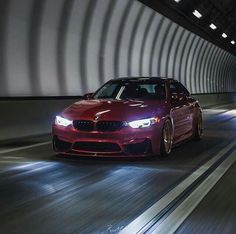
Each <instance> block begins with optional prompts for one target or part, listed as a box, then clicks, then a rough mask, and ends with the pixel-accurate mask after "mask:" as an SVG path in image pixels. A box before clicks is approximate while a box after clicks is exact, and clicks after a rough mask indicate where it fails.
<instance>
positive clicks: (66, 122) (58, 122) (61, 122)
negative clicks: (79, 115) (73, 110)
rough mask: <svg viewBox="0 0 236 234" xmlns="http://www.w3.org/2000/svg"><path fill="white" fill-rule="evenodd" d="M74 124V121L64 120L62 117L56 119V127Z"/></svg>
mask: <svg viewBox="0 0 236 234" xmlns="http://www.w3.org/2000/svg"><path fill="white" fill-rule="evenodd" d="M72 123H73V121H72V120H69V119H65V118H63V117H61V116H56V119H55V124H56V125H60V126H64V127H67V126H69V125H72Z"/></svg>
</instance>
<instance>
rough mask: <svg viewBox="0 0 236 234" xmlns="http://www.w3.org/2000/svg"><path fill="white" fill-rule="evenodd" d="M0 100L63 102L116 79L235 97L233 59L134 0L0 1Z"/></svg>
mask: <svg viewBox="0 0 236 234" xmlns="http://www.w3.org/2000/svg"><path fill="white" fill-rule="evenodd" d="M0 35H1V37H0V54H1V57H0V96H5V97H11V96H71V95H73V96H74V95H82V94H83V93H85V92H88V91H89V92H90V91H94V90H95V89H97V88H98V87H99V86H100V85H101V84H102V83H104V82H105V81H107V80H109V79H111V78H116V77H121V76H122V77H124V76H159V75H160V76H165V77H172V78H175V79H177V80H179V81H181V82H182V83H183V84H184V85H186V87H187V88H188V89H189V90H190V91H191V92H192V93H197V94H199V93H216V92H232V91H236V82H235V80H234V79H235V75H234V74H235V73H236V58H235V56H233V55H232V54H230V53H228V52H226V51H224V50H222V49H220V48H218V47H216V46H215V45H213V44H211V43H209V42H207V41H206V40H204V39H202V38H200V37H198V36H197V35H195V34H193V33H191V32H189V31H188V30H185V29H184V28H182V27H181V26H179V25H177V24H175V23H174V22H172V21H170V20H169V19H168V18H166V17H164V16H162V15H160V14H159V13H157V12H155V11H154V10H152V9H150V8H149V7H147V6H145V5H143V4H142V3H140V2H138V1H136V0H86V1H85V0H20V1H19V0H3V1H0Z"/></svg>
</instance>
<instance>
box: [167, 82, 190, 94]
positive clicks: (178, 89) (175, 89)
mask: <svg viewBox="0 0 236 234" xmlns="http://www.w3.org/2000/svg"><path fill="white" fill-rule="evenodd" d="M170 92H171V93H184V94H185V95H186V96H190V93H189V92H188V90H187V89H186V88H185V87H184V86H183V85H182V84H181V83H179V82H174V83H171V84H170Z"/></svg>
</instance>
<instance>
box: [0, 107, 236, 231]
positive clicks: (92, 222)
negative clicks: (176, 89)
mask: <svg viewBox="0 0 236 234" xmlns="http://www.w3.org/2000/svg"><path fill="white" fill-rule="evenodd" d="M204 123H205V135H204V138H203V140H202V141H200V142H193V141H189V142H187V143H185V144H183V145H181V146H179V147H177V148H175V149H174V150H173V153H172V155H171V156H170V157H168V158H158V157H157V158H147V159H139V160H135V161H133V160H132V161H131V160H129V159H107V158H106V159H96V158H79V157H69V158H66V157H59V156H57V155H56V154H54V153H53V151H52V149H51V145H50V144H48V143H47V141H49V140H50V137H49V136H43V137H37V138H31V139H22V140H19V141H18V142H4V143H2V144H1V145H0V233H9V234H10V233H118V232H119V231H121V230H122V229H124V228H125V227H127V225H129V224H130V223H131V222H132V221H133V220H135V219H136V218H137V217H139V216H140V215H142V214H143V213H144V212H145V211H146V210H147V209H148V208H150V207H152V205H153V204H155V203H157V202H158V201H160V199H161V198H165V195H166V194H168V192H171V191H173V189H174V188H176V186H177V185H179V184H180V183H181V182H183V181H184V180H185V179H186V178H189V177H190V176H191V175H192V173H193V172H194V171H195V170H197V169H198V168H199V167H201V166H202V165H205V163H207V162H208V161H209V160H211V159H213V158H214V157H216V155H217V154H218V153H219V152H220V150H222V149H224V148H225V147H227V145H228V144H230V143H231V142H232V141H233V140H235V139H236V131H235V130H236V104H231V105H225V106H219V107H215V108H212V109H206V110H204ZM45 142H46V143H45ZM41 143H43V144H41ZM28 146H32V147H30V148H28ZM22 147H23V148H22ZM231 151H232V149H231ZM228 154H230V152H229V153H228ZM226 156H227V154H226ZM223 160H224V159H222V160H221V161H223ZM219 163H221V162H219ZM219 163H218V164H219ZM217 166H218V165H215V167H217ZM203 167H204V166H203ZM213 169H214V168H213ZM213 169H212V171H213ZM235 171H236V164H235V163H233V166H232V167H231V166H230V167H229V170H227V172H226V174H224V175H222V178H220V179H219V181H218V182H217V183H216V185H215V186H214V187H213V189H212V190H210V191H209V193H207V194H206V196H204V198H203V200H201V201H200V203H199V204H198V205H197V206H196V208H194V210H193V212H191V213H190V214H189V215H188V217H186V219H185V220H184V221H183V222H181V223H180V225H179V226H178V227H177V233H234V232H235V230H236V222H235V220H236V196H235V195H236V187H235V173H236V172H235ZM210 173H211V172H209V173H208V176H209V174H210ZM205 177H207V175H206V176H205ZM205 177H203V178H202V180H205ZM199 183H200V182H199ZM199 183H198V184H196V185H195V186H196V187H197V186H199ZM193 189H194V188H192V190H193ZM192 190H191V191H189V194H190V193H191V192H192ZM189 194H185V197H182V198H181V199H182V200H181V199H178V201H177V202H176V204H175V205H173V207H172V208H171V209H169V210H168V212H167V213H166V214H165V215H163V216H162V217H161V218H162V219H165V217H167V216H168V215H169V214H171V213H172V211H173V210H175V209H176V208H177V207H178V206H179V204H181V203H182V202H183V201H184V200H185V199H186V197H188V196H189ZM160 220H161V219H160ZM160 220H159V222H160ZM155 225H157V224H155ZM155 225H153V226H152V229H150V230H149V231H148V232H151V231H153V232H155V228H156V226H155ZM140 228H142V227H140ZM124 230H125V229H124Z"/></svg>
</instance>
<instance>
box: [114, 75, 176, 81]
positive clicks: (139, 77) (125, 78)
mask: <svg viewBox="0 0 236 234" xmlns="http://www.w3.org/2000/svg"><path fill="white" fill-rule="evenodd" d="M113 80H114V81H123V80H155V81H156V80H160V81H163V80H170V81H175V79H173V78H167V77H158V76H134V77H132V76H130V77H119V78H115V79H113Z"/></svg>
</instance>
